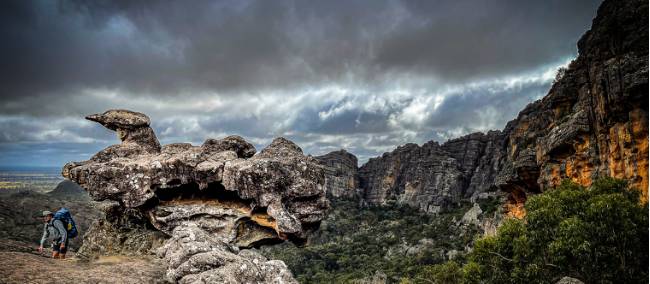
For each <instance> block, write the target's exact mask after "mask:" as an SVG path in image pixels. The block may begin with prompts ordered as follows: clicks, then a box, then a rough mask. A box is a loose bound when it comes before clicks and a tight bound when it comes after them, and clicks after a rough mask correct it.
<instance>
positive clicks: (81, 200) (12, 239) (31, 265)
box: [0, 181, 164, 283]
mask: <svg viewBox="0 0 650 284" xmlns="http://www.w3.org/2000/svg"><path fill="white" fill-rule="evenodd" d="M58 207H67V208H69V209H70V210H71V212H72V214H73V217H74V219H75V221H76V223H77V226H78V228H79V231H80V237H77V238H75V239H72V241H71V243H70V249H71V251H70V252H69V253H68V259H66V260H55V259H52V258H50V257H49V256H50V255H51V250H50V249H49V248H46V251H44V252H43V253H38V251H37V247H38V242H39V240H40V237H41V233H42V228H43V227H42V226H43V224H42V222H41V219H40V216H39V214H40V212H41V211H42V210H55V209H56V208H58ZM100 218H102V217H101V213H100V211H99V210H97V209H96V208H95V207H94V206H93V203H92V202H91V201H90V198H89V197H88V195H87V193H86V192H85V191H83V189H81V188H80V187H79V186H77V185H76V184H74V183H72V182H70V181H64V182H62V183H60V184H59V185H58V186H57V187H56V188H55V189H54V190H52V191H50V192H48V193H39V192H37V191H35V190H2V191H0V253H1V254H2V256H3V257H2V258H0V283H159V282H161V281H162V280H161V279H162V276H163V275H164V269H162V266H161V265H160V263H158V262H159V260H156V259H155V258H152V257H147V256H140V257H135V256H120V255H113V256H101V257H98V258H95V259H91V260H87V259H82V258H80V257H78V256H77V255H76V254H75V251H76V250H78V249H79V248H80V246H81V245H82V241H83V237H81V235H83V234H84V233H85V232H87V230H88V229H89V227H90V225H91V223H92V222H93V221H95V220H97V219H100Z"/></svg>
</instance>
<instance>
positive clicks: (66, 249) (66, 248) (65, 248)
mask: <svg viewBox="0 0 650 284" xmlns="http://www.w3.org/2000/svg"><path fill="white" fill-rule="evenodd" d="M66 252H68V240H66V242H65V247H64V248H62V249H59V258H60V259H65V253H66Z"/></svg>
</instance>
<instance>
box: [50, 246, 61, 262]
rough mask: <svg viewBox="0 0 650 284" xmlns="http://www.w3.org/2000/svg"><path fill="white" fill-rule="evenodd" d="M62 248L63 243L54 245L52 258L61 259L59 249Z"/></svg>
mask: <svg viewBox="0 0 650 284" xmlns="http://www.w3.org/2000/svg"><path fill="white" fill-rule="evenodd" d="M60 246H61V243H59V242H54V243H52V258H54V259H58V258H59V253H60V251H59V248H60Z"/></svg>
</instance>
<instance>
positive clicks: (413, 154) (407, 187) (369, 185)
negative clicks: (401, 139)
mask: <svg viewBox="0 0 650 284" xmlns="http://www.w3.org/2000/svg"><path fill="white" fill-rule="evenodd" d="M502 141H503V134H502V133H501V132H499V131H491V132H489V133H488V134H482V133H474V134H470V135H467V136H464V137H461V138H458V139H454V140H450V141H448V142H446V143H444V144H442V145H440V144H438V143H437V142H434V141H430V142H427V143H425V144H424V145H422V146H418V145H416V144H406V145H404V146H400V147H398V148H397V149H396V150H395V151H393V152H391V153H385V154H384V155H383V156H382V157H379V158H373V159H370V160H369V161H368V163H366V164H365V165H363V166H362V167H361V168H360V169H359V177H360V184H361V187H362V188H363V194H364V199H365V201H366V202H367V203H369V204H385V203H387V202H389V201H391V200H394V201H397V202H399V203H404V204H409V205H411V206H414V207H417V208H420V209H421V210H422V211H425V212H430V213H437V212H440V211H442V210H445V209H448V208H449V207H450V206H453V205H457V204H458V203H459V202H461V201H462V200H467V199H470V198H473V199H476V198H487V197H488V196H492V195H496V186H495V185H494V180H495V178H496V176H497V174H498V173H497V170H498V168H499V167H500V162H501V157H503V150H502V149H503V142H502Z"/></svg>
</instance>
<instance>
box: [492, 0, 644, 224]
mask: <svg viewBox="0 0 650 284" xmlns="http://www.w3.org/2000/svg"><path fill="white" fill-rule="evenodd" d="M647 9H648V3H647V2H644V1H637V0H629V1H605V2H603V4H602V5H601V7H600V8H599V9H598V15H597V17H596V18H595V19H594V21H593V25H592V28H591V30H590V31H588V32H587V33H585V35H584V36H583V37H582V38H581V39H580V41H579V42H578V51H579V55H578V57H577V58H576V59H575V60H574V61H573V62H572V63H571V64H570V65H569V66H568V69H567V70H566V72H565V73H564V76H563V77H561V78H559V80H557V81H556V82H555V83H554V84H553V86H552V87H551V90H550V91H549V93H548V95H547V96H546V97H544V98H543V99H541V100H539V101H537V102H535V103H533V104H531V105H529V106H528V107H526V109H524V110H523V111H522V112H521V113H520V114H519V116H518V118H517V119H516V120H513V121H511V122H510V123H508V125H507V126H506V129H505V130H504V132H506V133H508V136H507V146H508V159H507V160H508V162H509V163H510V165H512V166H511V167H508V168H505V170H502V171H501V173H500V174H501V176H502V180H503V181H504V182H503V183H502V184H501V186H502V188H503V189H505V190H506V191H508V192H510V193H511V194H510V198H509V200H510V201H511V202H509V204H508V205H507V206H510V207H511V208H512V209H513V210H511V212H512V213H513V215H521V214H522V212H521V211H522V208H521V205H522V204H523V203H522V201H525V199H526V195H527V194H530V193H535V192H540V191H544V190H547V189H550V188H553V187H555V186H557V185H558V184H559V183H560V182H561V181H562V180H563V179H571V180H573V181H575V182H577V183H580V184H583V185H590V184H591V183H592V182H593V180H594V179H595V178H597V177H599V176H611V177H616V178H623V179H627V180H629V181H630V182H631V183H632V185H633V186H635V187H636V188H637V189H638V190H639V191H640V192H641V195H642V201H643V202H647V200H648V176H647V173H648V26H647V21H648V14H647Z"/></svg>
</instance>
